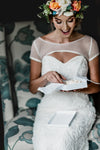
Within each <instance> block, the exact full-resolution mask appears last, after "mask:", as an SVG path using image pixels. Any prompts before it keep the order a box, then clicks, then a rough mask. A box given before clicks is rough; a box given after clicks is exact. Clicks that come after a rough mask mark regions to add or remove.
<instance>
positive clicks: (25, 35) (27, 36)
mask: <svg viewBox="0 0 100 150" xmlns="http://www.w3.org/2000/svg"><path fill="white" fill-rule="evenodd" d="M33 32H34V31H33V30H31V29H30V25H28V26H26V27H23V28H21V29H20V30H19V31H18V32H17V35H16V36H15V39H14V40H15V41H17V42H20V43H21V44H24V45H32V42H33V40H34V39H35V37H34V36H33Z"/></svg>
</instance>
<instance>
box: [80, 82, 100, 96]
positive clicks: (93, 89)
mask: <svg viewBox="0 0 100 150" xmlns="http://www.w3.org/2000/svg"><path fill="white" fill-rule="evenodd" d="M79 92H82V93H86V94H94V93H98V92H100V85H97V84H94V83H89V84H88V87H87V88H84V89H80V90H79Z"/></svg>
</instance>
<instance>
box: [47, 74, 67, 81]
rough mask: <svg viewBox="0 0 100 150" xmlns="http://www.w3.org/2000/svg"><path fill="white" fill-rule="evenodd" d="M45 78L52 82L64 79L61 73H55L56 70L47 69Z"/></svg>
mask: <svg viewBox="0 0 100 150" xmlns="http://www.w3.org/2000/svg"><path fill="white" fill-rule="evenodd" d="M45 79H46V80H47V81H48V82H52V83H63V80H66V78H65V77H64V76H62V75H61V74H59V73H57V72H56V71H49V72H47V73H46V74H45Z"/></svg>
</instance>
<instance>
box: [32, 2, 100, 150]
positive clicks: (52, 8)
mask: <svg viewBox="0 0 100 150" xmlns="http://www.w3.org/2000/svg"><path fill="white" fill-rule="evenodd" d="M44 5H45V6H46V7H43V9H44V11H43V15H44V16H46V18H47V19H50V21H51V22H52V23H53V24H54V27H55V30H54V31H53V32H51V33H48V34H47V35H44V36H42V37H38V38H37V39H35V40H34V42H33V44H32V49H31V54H30V58H31V70H30V91H31V92H32V93H36V92H37V91H38V88H39V87H46V85H47V84H48V83H49V84H50V83H61V84H64V81H66V80H72V79H74V78H75V77H87V75H88V74H89V77H90V80H89V81H90V82H88V87H87V88H82V89H77V90H71V91H68V90H67V91H66V90H59V91H53V92H52V93H50V94H45V95H44V97H43V99H42V100H41V103H40V104H38V108H37V112H36V118H35V123H34V128H33V133H34V134H33V145H34V146H33V147H34V150H89V145H88V133H89V131H90V130H91V127H92V125H93V123H94V121H95V117H96V114H95V108H94V106H93V105H92V103H91V102H90V101H89V94H93V93H97V92H99V91H100V84H99V83H100V74H99V49H98V45H97V42H96V41H95V40H94V39H93V38H92V37H91V36H88V35H83V34H81V33H78V32H76V31H75V28H76V26H77V24H78V23H79V22H80V20H81V19H82V18H83V13H82V10H83V9H82V7H84V6H81V1H77V0H75V1H70V0H57V1H56V0H51V1H48V2H47V3H46V4H44ZM85 8H86V7H85ZM47 9H48V11H47ZM80 12H81V13H80ZM69 110H71V111H76V112H77V115H76V117H75V118H74V120H73V121H72V123H71V125H70V126H69V127H67V126H59V124H58V125H56V126H55V125H54V126H53V125H52V126H50V125H49V124H48V121H49V120H50V119H51V117H52V116H53V115H54V114H55V113H56V112H58V111H60V112H68V111H69Z"/></svg>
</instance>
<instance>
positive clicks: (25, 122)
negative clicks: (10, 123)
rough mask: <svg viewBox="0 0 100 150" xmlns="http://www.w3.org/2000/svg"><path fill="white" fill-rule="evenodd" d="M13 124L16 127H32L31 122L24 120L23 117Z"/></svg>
mask: <svg viewBox="0 0 100 150" xmlns="http://www.w3.org/2000/svg"><path fill="white" fill-rule="evenodd" d="M14 123H16V124H18V125H23V126H31V127H33V120H32V119H28V118H25V117H22V118H19V119H17V120H15V121H14Z"/></svg>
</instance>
